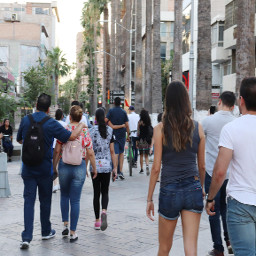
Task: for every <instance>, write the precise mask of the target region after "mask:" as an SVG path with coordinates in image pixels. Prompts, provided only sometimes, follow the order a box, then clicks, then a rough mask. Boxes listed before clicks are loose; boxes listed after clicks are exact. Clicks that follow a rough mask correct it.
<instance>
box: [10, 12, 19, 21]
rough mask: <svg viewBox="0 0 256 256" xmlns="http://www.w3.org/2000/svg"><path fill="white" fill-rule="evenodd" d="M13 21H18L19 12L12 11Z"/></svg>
mask: <svg viewBox="0 0 256 256" xmlns="http://www.w3.org/2000/svg"><path fill="white" fill-rule="evenodd" d="M11 21H18V14H17V13H12V16H11Z"/></svg>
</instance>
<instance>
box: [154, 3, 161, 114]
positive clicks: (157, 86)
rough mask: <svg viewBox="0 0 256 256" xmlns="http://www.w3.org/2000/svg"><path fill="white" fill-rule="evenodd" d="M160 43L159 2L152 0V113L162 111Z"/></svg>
mask: <svg viewBox="0 0 256 256" xmlns="http://www.w3.org/2000/svg"><path fill="white" fill-rule="evenodd" d="M160 42H161V40H160V0H154V24H153V77H152V113H162V111H163V103H162V90H161V88H162V87H161V52H160V47H159V45H160V44H161V43H160Z"/></svg>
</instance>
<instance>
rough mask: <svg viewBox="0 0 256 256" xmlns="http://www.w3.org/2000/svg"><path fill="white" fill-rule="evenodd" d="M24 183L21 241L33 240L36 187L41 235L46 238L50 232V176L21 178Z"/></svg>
mask: <svg viewBox="0 0 256 256" xmlns="http://www.w3.org/2000/svg"><path fill="white" fill-rule="evenodd" d="M22 179H23V182H24V194H23V197H24V227H25V230H24V231H23V232H22V234H21V236H22V241H27V242H30V241H31V240H32V238H33V227H34V206H35V200H36V192H37V187H38V194H39V201H40V221H41V234H42V236H47V235H49V234H50V232H51V222H50V214H51V203H52V176H49V177H27V176H22Z"/></svg>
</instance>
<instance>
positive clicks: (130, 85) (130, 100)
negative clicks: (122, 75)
mask: <svg viewBox="0 0 256 256" xmlns="http://www.w3.org/2000/svg"><path fill="white" fill-rule="evenodd" d="M129 54H130V71H129V73H130V74H129V77H130V78H129V99H128V102H129V105H131V104H132V29H130V53H129Z"/></svg>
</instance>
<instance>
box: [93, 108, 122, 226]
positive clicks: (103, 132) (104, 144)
mask: <svg viewBox="0 0 256 256" xmlns="http://www.w3.org/2000/svg"><path fill="white" fill-rule="evenodd" d="M95 118H96V125H95V126H93V127H92V128H91V129H90V134H91V138H92V142H93V150H94V153H95V159H96V168H97V172H98V175H97V177H96V178H95V179H92V183H93V190H94V196H93V207H94V213H95V224H94V228H95V229H96V230H99V229H101V230H102V231H104V230H106V228H107V226H108V224H107V207H108V200H109V198H108V191H109V182H110V176H111V173H112V176H113V181H114V180H115V179H116V177H117V163H116V161H115V151H114V139H113V129H112V128H111V127H109V126H107V125H106V123H105V112H104V110H103V109H102V108H98V109H97V110H96V112H95ZM111 160H112V161H111ZM112 162H113V165H114V169H113V170H112ZM100 194H101V197H102V200H101V202H102V213H101V219H100Z"/></svg>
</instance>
